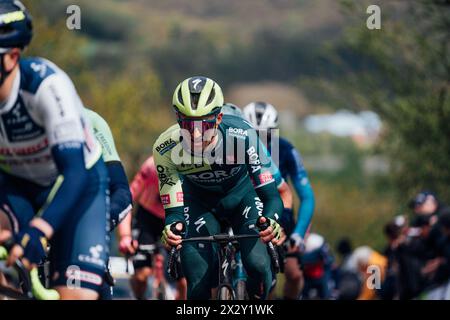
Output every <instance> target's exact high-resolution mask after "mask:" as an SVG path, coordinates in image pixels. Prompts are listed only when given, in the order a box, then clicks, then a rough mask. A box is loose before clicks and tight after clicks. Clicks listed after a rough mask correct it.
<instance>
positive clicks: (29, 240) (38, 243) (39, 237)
mask: <svg viewBox="0 0 450 320" xmlns="http://www.w3.org/2000/svg"><path fill="white" fill-rule="evenodd" d="M15 242H16V245H14V246H13V248H12V249H11V251H10V253H9V257H8V261H7V263H8V265H12V264H13V263H14V262H15V261H16V260H17V259H19V258H22V257H23V259H22V261H23V263H24V265H25V266H26V267H27V268H28V269H30V268H31V267H32V266H33V265H36V264H38V263H39V262H40V261H41V260H42V259H44V258H45V255H46V250H47V238H46V237H45V235H44V233H43V232H42V231H40V230H39V229H37V228H34V227H31V228H27V229H25V230H23V231H21V232H19V233H18V234H17V236H16V237H15Z"/></svg>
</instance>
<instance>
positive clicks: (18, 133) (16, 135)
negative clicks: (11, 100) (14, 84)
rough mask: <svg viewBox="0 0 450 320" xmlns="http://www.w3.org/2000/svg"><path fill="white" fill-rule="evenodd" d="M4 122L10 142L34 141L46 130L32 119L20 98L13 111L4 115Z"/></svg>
mask: <svg viewBox="0 0 450 320" xmlns="http://www.w3.org/2000/svg"><path fill="white" fill-rule="evenodd" d="M2 121H3V124H4V127H5V131H6V135H7V137H8V140H9V141H10V142H22V141H28V140H32V139H35V138H36V137H38V136H40V135H43V134H44V132H45V130H44V128H42V127H41V126H39V125H38V124H37V123H36V122H34V120H33V119H32V118H31V116H30V114H29V113H28V111H27V109H26V108H25V105H24V104H23V101H22V98H21V97H20V96H19V98H18V100H17V103H16V104H15V105H14V107H13V108H12V109H11V111H9V112H7V113H6V114H4V115H2Z"/></svg>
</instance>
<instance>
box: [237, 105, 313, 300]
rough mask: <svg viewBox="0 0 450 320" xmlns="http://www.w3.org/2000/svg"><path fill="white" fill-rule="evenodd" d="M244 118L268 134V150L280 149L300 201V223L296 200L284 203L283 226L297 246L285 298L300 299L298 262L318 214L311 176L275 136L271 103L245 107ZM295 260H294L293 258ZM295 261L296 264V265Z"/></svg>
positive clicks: (284, 168) (289, 147) (293, 249)
mask: <svg viewBox="0 0 450 320" xmlns="http://www.w3.org/2000/svg"><path fill="white" fill-rule="evenodd" d="M244 116H245V118H246V119H247V120H248V121H250V123H251V124H252V125H253V127H254V128H255V129H256V130H258V131H259V132H260V134H267V136H266V137H267V148H268V150H269V152H271V153H272V152H273V151H274V150H272V149H273V147H274V146H276V147H278V148H279V163H277V166H278V167H279V169H280V172H281V175H282V177H283V179H284V180H285V181H288V179H289V178H290V179H291V183H292V185H293V187H294V189H295V191H296V193H297V196H298V197H299V199H300V207H299V210H298V214H297V224H296V223H295V220H294V215H293V199H292V198H291V199H289V201H285V202H284V207H285V209H284V211H283V215H282V217H281V219H280V221H281V225H282V227H283V229H284V230H285V232H286V235H287V236H288V237H289V238H290V241H289V242H290V243H292V244H293V245H292V246H291V247H289V248H288V254H287V255H286V265H285V270H284V272H285V276H286V282H285V299H298V297H299V294H300V291H301V286H302V283H301V282H302V281H301V280H302V276H301V274H299V272H298V270H299V265H298V262H297V261H295V260H297V258H298V252H299V251H300V250H301V248H302V247H304V240H303V239H304V237H305V235H306V232H307V230H308V228H309V225H310V223H311V219H312V216H313V214H314V206H315V199H314V192H313V189H312V187H311V184H310V183H309V179H308V174H307V172H306V170H305V167H304V165H303V161H302V158H301V156H300V153H299V152H298V151H297V150H296V149H295V148H294V146H293V145H292V144H291V143H290V142H289V141H288V140H286V139H284V138H282V137H279V136H272V132H273V131H274V129H278V112H277V110H276V109H275V108H274V106H272V105H271V104H268V103H266V102H252V103H250V104H249V105H247V106H246V107H245V108H244ZM292 258H293V259H292ZM294 262H295V263H294Z"/></svg>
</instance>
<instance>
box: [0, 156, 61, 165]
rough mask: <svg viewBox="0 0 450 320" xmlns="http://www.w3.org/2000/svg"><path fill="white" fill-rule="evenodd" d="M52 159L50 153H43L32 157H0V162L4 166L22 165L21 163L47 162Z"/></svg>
mask: <svg viewBox="0 0 450 320" xmlns="http://www.w3.org/2000/svg"><path fill="white" fill-rule="evenodd" d="M52 161H53V157H52V155H51V154H45V155H43V156H42V157H33V158H29V159H18V158H14V159H4V158H0V164H2V165H5V166H22V165H32V164H48V163H49V162H52Z"/></svg>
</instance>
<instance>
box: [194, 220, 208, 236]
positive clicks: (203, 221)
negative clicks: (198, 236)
mask: <svg viewBox="0 0 450 320" xmlns="http://www.w3.org/2000/svg"><path fill="white" fill-rule="evenodd" d="M205 224H206V221H205V218H204V217H200V218H199V219H198V220H196V221H195V222H194V225H196V226H197V227H196V228H195V230H196V231H197V233H200V228H201V227H203V226H204V225H205Z"/></svg>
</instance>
